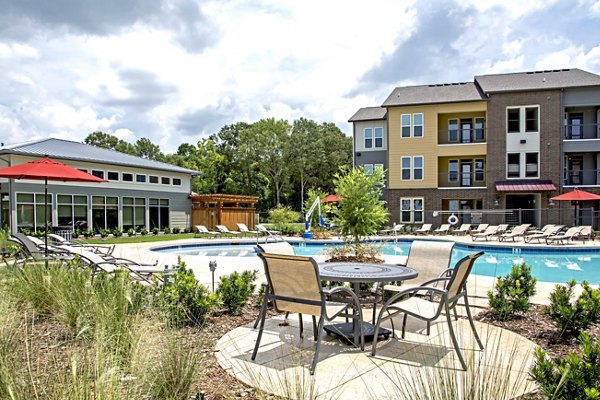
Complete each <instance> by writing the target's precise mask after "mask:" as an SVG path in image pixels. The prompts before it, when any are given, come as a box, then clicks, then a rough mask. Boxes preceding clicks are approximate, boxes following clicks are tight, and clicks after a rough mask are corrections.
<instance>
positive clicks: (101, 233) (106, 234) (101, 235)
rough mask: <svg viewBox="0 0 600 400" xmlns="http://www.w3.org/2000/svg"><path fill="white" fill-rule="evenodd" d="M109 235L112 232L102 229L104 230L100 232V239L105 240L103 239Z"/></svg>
mask: <svg viewBox="0 0 600 400" xmlns="http://www.w3.org/2000/svg"><path fill="white" fill-rule="evenodd" d="M109 234H110V231H109V230H108V229H102V230H100V237H101V238H103V239H104V238H107V237H108V235H109Z"/></svg>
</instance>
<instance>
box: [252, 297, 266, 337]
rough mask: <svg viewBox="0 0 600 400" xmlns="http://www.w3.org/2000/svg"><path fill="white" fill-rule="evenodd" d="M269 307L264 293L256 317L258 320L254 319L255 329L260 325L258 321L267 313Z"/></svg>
mask: <svg viewBox="0 0 600 400" xmlns="http://www.w3.org/2000/svg"><path fill="white" fill-rule="evenodd" d="M267 307H268V304H267V302H266V301H264V295H263V301H262V303H261V305H260V312H259V313H258V317H256V321H254V329H256V327H257V326H258V323H259V322H260V319H261V317H262V315H263V314H266V313H267Z"/></svg>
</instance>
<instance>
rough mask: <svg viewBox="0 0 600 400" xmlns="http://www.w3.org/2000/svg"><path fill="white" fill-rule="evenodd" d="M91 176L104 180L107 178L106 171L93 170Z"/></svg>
mask: <svg viewBox="0 0 600 400" xmlns="http://www.w3.org/2000/svg"><path fill="white" fill-rule="evenodd" d="M90 175H94V176H95V177H97V178H100V179H104V177H105V176H106V171H104V170H102V169H93V170H92V171H91V173H90Z"/></svg>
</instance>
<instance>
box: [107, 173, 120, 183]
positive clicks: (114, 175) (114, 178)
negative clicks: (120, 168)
mask: <svg viewBox="0 0 600 400" xmlns="http://www.w3.org/2000/svg"><path fill="white" fill-rule="evenodd" d="M106 177H107V178H108V180H109V181H118V180H119V173H118V172H114V171H108V172H107V173H106Z"/></svg>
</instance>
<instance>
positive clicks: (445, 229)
mask: <svg viewBox="0 0 600 400" xmlns="http://www.w3.org/2000/svg"><path fill="white" fill-rule="evenodd" d="M449 231H450V224H442V225H440V227H439V228H436V229H434V230H433V233H434V234H435V235H447V234H448V232H449Z"/></svg>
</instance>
